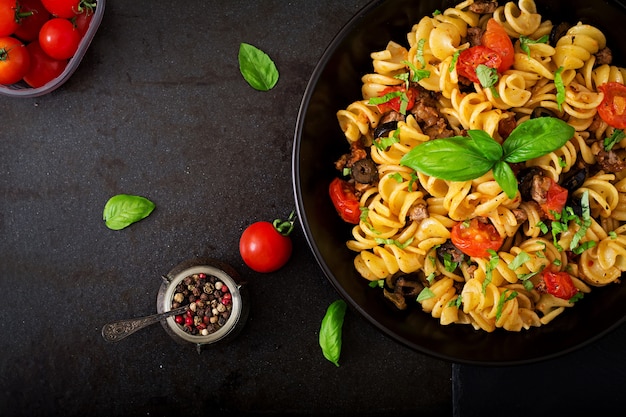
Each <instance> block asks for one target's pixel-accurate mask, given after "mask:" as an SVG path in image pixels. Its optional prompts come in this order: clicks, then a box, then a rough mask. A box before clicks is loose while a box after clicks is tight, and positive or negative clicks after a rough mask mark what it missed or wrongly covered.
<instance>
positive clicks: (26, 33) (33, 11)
mask: <svg viewBox="0 0 626 417" xmlns="http://www.w3.org/2000/svg"><path fill="white" fill-rule="evenodd" d="M20 5H21V9H20V11H21V12H22V14H24V15H26V14H29V15H28V16H25V17H22V18H21V20H20V24H19V27H18V28H17V29H16V30H15V33H14V34H13V35H15V36H16V37H18V38H20V39H21V40H23V41H24V42H31V41H34V40H36V39H37V38H38V37H39V30H40V29H41V27H42V26H43V24H44V23H46V22H47V21H48V20H50V18H51V17H52V15H51V14H50V12H49V11H48V10H46V8H45V7H43V4H41V0H20Z"/></svg>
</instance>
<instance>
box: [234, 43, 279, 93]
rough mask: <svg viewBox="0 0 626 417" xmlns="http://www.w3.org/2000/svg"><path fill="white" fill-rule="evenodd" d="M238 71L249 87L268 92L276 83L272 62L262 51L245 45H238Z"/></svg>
mask: <svg viewBox="0 0 626 417" xmlns="http://www.w3.org/2000/svg"><path fill="white" fill-rule="evenodd" d="M238 59H239V71H241V75H243V78H244V79H245V80H246V81H247V82H248V84H250V86H251V87H252V88H254V89H256V90H259V91H268V90H271V89H272V88H274V86H275V85H276V83H277V82H278V69H276V65H275V64H274V61H272V59H271V58H270V57H269V56H268V55H267V54H266V53H265V52H263V51H261V50H260V49H258V48H256V47H255V46H252V45H250V44H247V43H242V44H241V45H239V56H238Z"/></svg>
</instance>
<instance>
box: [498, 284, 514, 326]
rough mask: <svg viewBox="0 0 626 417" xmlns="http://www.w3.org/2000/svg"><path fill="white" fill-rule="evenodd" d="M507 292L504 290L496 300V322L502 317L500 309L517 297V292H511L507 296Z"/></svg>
mask: <svg viewBox="0 0 626 417" xmlns="http://www.w3.org/2000/svg"><path fill="white" fill-rule="evenodd" d="M508 292H509V290H504V291H503V292H502V294H500V298H499V299H498V307H497V309H496V320H500V317H501V316H502V309H503V308H504V304H505V303H506V302H508V301H511V300H512V299H514V298H515V297H517V291H513V292H512V293H511V294H509V295H508V296H507V295H506V294H507V293H508Z"/></svg>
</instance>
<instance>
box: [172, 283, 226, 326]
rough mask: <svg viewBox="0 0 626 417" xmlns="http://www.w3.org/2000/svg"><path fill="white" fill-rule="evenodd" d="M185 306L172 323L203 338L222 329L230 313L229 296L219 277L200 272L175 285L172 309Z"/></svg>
mask: <svg viewBox="0 0 626 417" xmlns="http://www.w3.org/2000/svg"><path fill="white" fill-rule="evenodd" d="M185 305H189V309H188V310H187V312H186V313H185V314H181V315H179V316H176V317H175V318H174V321H175V322H176V323H177V324H178V325H179V326H180V327H181V328H182V329H183V330H184V331H185V332H187V333H189V334H191V335H196V336H207V335H209V334H211V333H215V332H216V331H218V330H219V329H220V328H222V327H223V326H224V325H225V324H226V322H227V321H228V318H229V317H230V313H231V310H232V294H231V293H230V290H229V288H228V286H227V285H225V284H224V283H223V282H222V281H220V279H219V278H217V277H215V276H213V275H207V274H204V273H199V274H193V275H189V276H186V277H185V278H184V279H183V280H182V281H181V282H180V283H179V284H178V285H177V286H176V290H175V293H174V297H173V299H172V308H178V307H182V306H185Z"/></svg>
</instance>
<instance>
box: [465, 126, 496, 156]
mask: <svg viewBox="0 0 626 417" xmlns="http://www.w3.org/2000/svg"><path fill="white" fill-rule="evenodd" d="M467 135H468V136H469V137H470V138H471V139H472V140H473V141H474V144H475V145H476V148H477V149H478V151H479V152H481V153H482V154H483V155H484V156H485V158H487V159H489V160H491V161H498V160H499V159H500V158H502V154H503V151H502V146H501V145H500V144H499V143H498V142H496V141H495V140H494V139H493V138H492V137H491V136H489V133H487V132H485V131H484V130H468V131H467Z"/></svg>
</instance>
